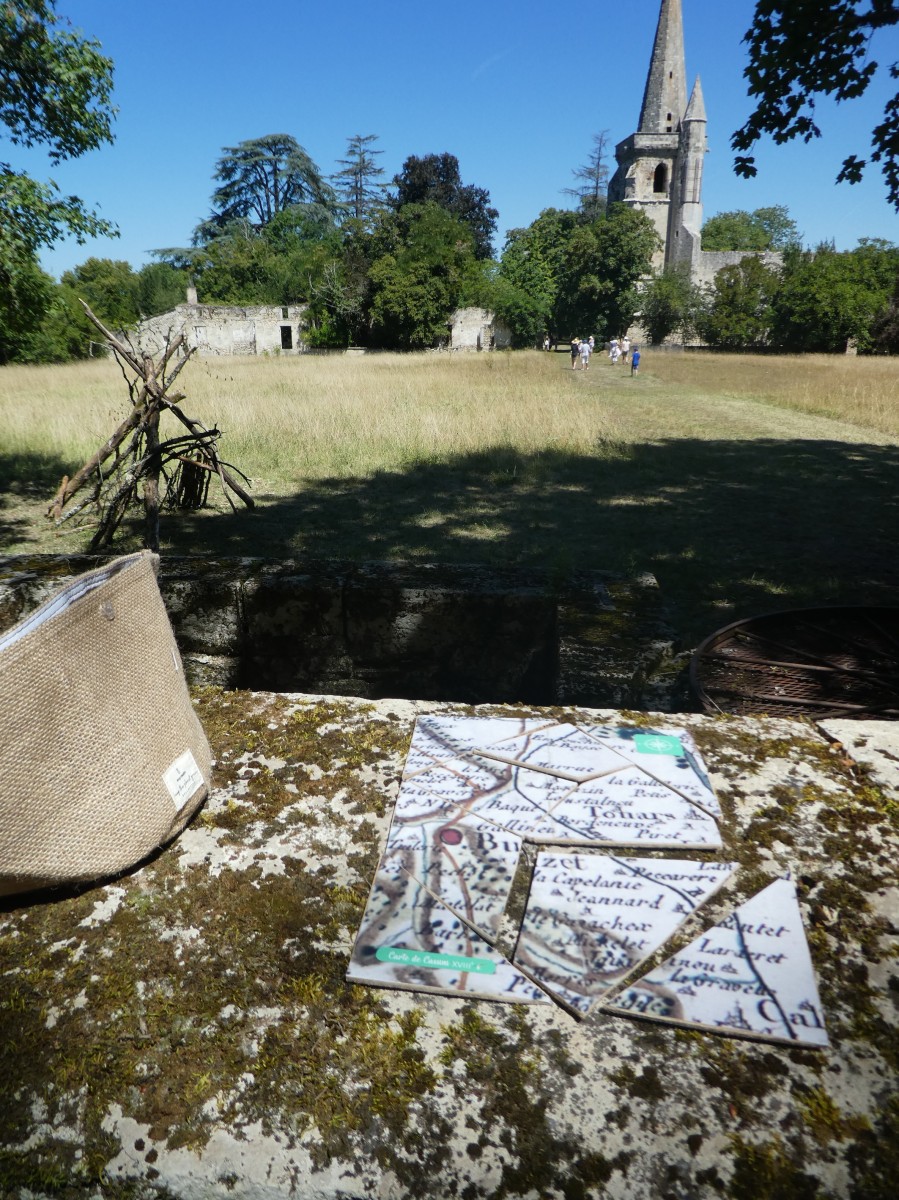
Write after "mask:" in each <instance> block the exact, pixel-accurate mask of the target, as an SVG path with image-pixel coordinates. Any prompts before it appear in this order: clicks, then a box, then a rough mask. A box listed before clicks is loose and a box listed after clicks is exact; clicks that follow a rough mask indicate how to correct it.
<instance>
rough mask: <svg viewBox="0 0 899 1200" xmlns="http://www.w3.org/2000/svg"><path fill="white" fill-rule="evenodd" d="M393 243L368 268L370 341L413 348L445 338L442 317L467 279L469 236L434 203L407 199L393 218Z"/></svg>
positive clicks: (471, 244) (446, 315)
mask: <svg viewBox="0 0 899 1200" xmlns="http://www.w3.org/2000/svg"><path fill="white" fill-rule="evenodd" d="M394 222H395V228H394V229H392V230H390V229H384V230H382V235H384V234H386V236H387V237H388V238H389V237H390V236H391V234H392V235H393V236H394V237H395V239H396V241H395V248H391V249H390V250H388V252H387V253H385V254H383V255H381V256H380V257H379V258H377V259H376V260H375V261H374V262H373V263H372V266H371V269H370V271H369V280H370V284H371V289H372V294H371V304H370V329H371V334H370V336H371V340H372V344H374V345H377V346H396V347H399V348H401V349H406V350H415V349H422V348H424V347H427V346H433V345H435V344H437V343H439V342H441V341H443V340H445V339H446V334H447V322H448V320H449V317H450V314H451V313H452V311H453V309H454V308H455V307H456V306H457V304H458V303H459V300H460V297H461V295H462V292H463V288H464V286H465V284H466V282H468V281H470V280H471V279H472V271H471V268H472V263H473V260H474V253H475V247H474V239H473V237H472V235H471V233H470V232H469V230H468V229H467V228H466V225H465V224H464V223H463V222H462V221H461V220H460V219H458V218H456V217H454V216H452V215H451V214H450V213H449V212H447V211H446V210H445V209H443V208H441V207H440V206H439V205H437V204H434V203H428V204H421V205H418V204H407V205H405V206H404V207H403V208H401V209H400V210H399V211H398V212H397V213H396V214H395V218H394Z"/></svg>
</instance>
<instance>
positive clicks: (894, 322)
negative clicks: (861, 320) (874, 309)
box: [871, 274, 899, 354]
mask: <svg viewBox="0 0 899 1200" xmlns="http://www.w3.org/2000/svg"><path fill="white" fill-rule="evenodd" d="M871 344H872V346H873V348H874V349H875V350H876V351H877V352H878V353H880V354H899V274H897V275H896V284H895V287H894V288H893V294H892V296H891V298H890V302H889V304H887V306H886V307H885V308H884V309H883V310H882V311H881V313H880V315H879V316H878V317H876V318H875V320H874V324H873V325H872V326H871Z"/></svg>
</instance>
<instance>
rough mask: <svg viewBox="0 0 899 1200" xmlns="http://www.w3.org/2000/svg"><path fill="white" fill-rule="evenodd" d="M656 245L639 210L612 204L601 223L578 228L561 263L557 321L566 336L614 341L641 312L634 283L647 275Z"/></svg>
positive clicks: (652, 228)
mask: <svg viewBox="0 0 899 1200" xmlns="http://www.w3.org/2000/svg"><path fill="white" fill-rule="evenodd" d="M658 244H659V239H658V235H657V234H656V231H655V228H654V227H653V224H652V221H650V219H649V217H647V216H646V214H645V213H643V212H640V211H639V210H638V209H635V208H629V207H628V206H627V205H625V204H611V205H609V208H608V210H607V211H606V214H605V216H604V217H603V218H602V220H600V221H594V222H593V223H592V224H590V225H582V226H581V227H580V228H578V229H576V230H575V231H574V233H573V234H572V236H571V238H570V239H569V241H568V244H567V246H566V248H565V254H564V258H563V264H562V271H561V278H560V285H559V294H558V299H557V315H558V319H559V322H560V325H561V326H562V327H563V328H564V329H566V330H567V332H568V334H569V335H570V334H573V333H577V334H581V335H584V334H587V333H594V334H596V335H598V336H599V337H600V338H603V337H605V336H607V335H617V334H619V333H621V332H622V331H623V330H625V329H627V328H628V326H629V325H631V323H632V322H633V319H634V314H635V313H636V312H637V310H638V309H639V307H640V296H639V291H638V288H637V283H638V280H640V278H641V277H643V276H645V275H647V274H648V273H649V268H650V264H651V262H652V256H653V253H654V252H655V250H656V248H657V247H658Z"/></svg>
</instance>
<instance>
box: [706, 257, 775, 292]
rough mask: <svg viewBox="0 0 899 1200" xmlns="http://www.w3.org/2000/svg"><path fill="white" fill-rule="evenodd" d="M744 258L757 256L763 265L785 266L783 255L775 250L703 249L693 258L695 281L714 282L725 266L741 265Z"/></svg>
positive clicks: (772, 266)
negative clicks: (759, 251)
mask: <svg viewBox="0 0 899 1200" xmlns="http://www.w3.org/2000/svg"><path fill="white" fill-rule="evenodd" d="M744 258H757V259H758V260H759V261H760V262H761V264H762V266H765V267H771V268H773V269H775V270H779V269H780V268H781V267H782V266H783V255H782V254H779V253H777V252H776V251H774V250H765V251H762V252H761V253H758V252H756V251H747V250H702V251H700V253H699V254H697V255H696V256H695V257H694V259H693V264H694V266H693V281H694V283H699V284H712V283H714V282H715V276H716V275H717V274H718V272H719V271H721V270H723V269H724V267H736V266H739V265H740V263H741V262H742V261H743V259H744Z"/></svg>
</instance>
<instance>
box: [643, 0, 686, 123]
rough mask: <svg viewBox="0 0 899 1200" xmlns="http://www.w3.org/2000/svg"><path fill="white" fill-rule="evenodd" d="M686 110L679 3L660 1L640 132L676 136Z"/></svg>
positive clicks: (678, 0) (670, 0)
mask: <svg viewBox="0 0 899 1200" xmlns="http://www.w3.org/2000/svg"><path fill="white" fill-rule="evenodd" d="M686 107H687V70H686V65H685V62H684V21H683V13H682V11H681V0H662V8H661V11H660V13H659V25H658V29H657V30H656V40H655V46H654V47H653V52H652V63H651V64H650V68H649V76H648V78H647V80H646V91H645V92H644V93H643V108H642V109H641V111H640V126H639V132H640V133H650V134H652V133H677V128H678V125H679V124H680V120H681V118H682V117H683V115H684V110H685V109H686Z"/></svg>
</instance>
